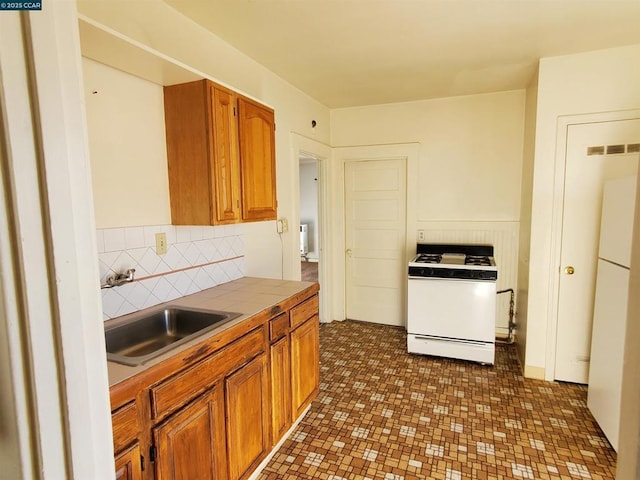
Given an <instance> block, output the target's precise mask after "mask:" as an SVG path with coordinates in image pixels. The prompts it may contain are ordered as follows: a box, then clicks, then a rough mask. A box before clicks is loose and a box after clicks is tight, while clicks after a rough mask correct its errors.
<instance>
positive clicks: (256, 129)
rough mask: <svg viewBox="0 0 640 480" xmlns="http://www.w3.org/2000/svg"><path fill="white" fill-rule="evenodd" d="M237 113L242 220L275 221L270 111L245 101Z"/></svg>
mask: <svg viewBox="0 0 640 480" xmlns="http://www.w3.org/2000/svg"><path fill="white" fill-rule="evenodd" d="M238 108H239V111H240V118H239V126H240V166H241V167H240V177H241V181H242V219H243V220H244V221H256V220H275V218H276V215H277V212H276V210H277V205H276V153H275V121H274V114H273V110H271V109H270V108H267V107H265V106H263V105H260V104H259V103H256V102H253V101H251V100H249V99H246V98H239V99H238Z"/></svg>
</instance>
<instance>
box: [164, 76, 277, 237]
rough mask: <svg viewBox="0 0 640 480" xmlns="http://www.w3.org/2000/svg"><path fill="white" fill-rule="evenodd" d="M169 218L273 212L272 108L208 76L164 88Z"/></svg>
mask: <svg viewBox="0 0 640 480" xmlns="http://www.w3.org/2000/svg"><path fill="white" fill-rule="evenodd" d="M164 110H165V129H166V139H167V160H168V167H169V190H170V201H171V220H172V223H173V224H174V225H223V224H229V223H236V222H240V221H256V220H272V219H275V218H276V181H275V129H274V113H273V110H271V109H269V108H266V107H264V106H263V105H260V104H259V103H256V102H253V101H251V100H248V99H245V98H239V97H238V95H237V94H236V93H235V92H233V91H231V90H229V89H227V88H224V87H222V86H220V85H216V84H215V83H213V82H210V81H209V80H201V81H196V82H190V83H183V84H179V85H171V86H168V87H165V88H164Z"/></svg>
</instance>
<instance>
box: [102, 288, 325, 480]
mask: <svg viewBox="0 0 640 480" xmlns="http://www.w3.org/2000/svg"><path fill="white" fill-rule="evenodd" d="M316 292H317V286H315V287H310V288H308V290H306V291H305V292H304V293H302V294H298V295H296V296H293V297H290V298H288V299H286V300H283V302H282V303H280V304H277V305H274V306H273V307H272V308H271V309H270V310H269V311H268V312H267V311H264V312H261V313H260V314H256V316H253V317H249V318H248V319H246V320H245V322H247V323H240V324H237V325H235V327H233V328H235V330H232V329H229V330H228V331H223V332H222V333H221V334H220V335H219V336H212V337H210V338H208V339H204V340H203V341H202V342H201V343H199V344H195V345H193V347H191V350H189V351H183V352H182V353H181V355H175V356H173V357H169V358H167V359H166V360H165V361H164V362H162V363H161V364H158V365H154V366H151V367H150V368H149V369H148V370H145V371H144V372H143V373H141V374H140V375H134V376H132V377H130V378H128V379H127V380H125V381H123V382H121V383H119V384H117V385H115V386H113V387H112V388H111V401H112V406H113V411H112V422H113V439H114V451H115V452H116V457H115V470H116V479H117V480H246V479H247V478H248V477H249V476H251V474H252V473H253V472H254V471H255V469H256V468H257V467H258V465H259V464H260V463H261V462H262V461H263V460H264V459H265V458H266V456H267V455H268V454H269V452H270V451H271V448H272V447H273V445H274V444H276V443H277V442H278V441H279V440H280V439H281V438H282V437H283V435H284V434H285V433H286V432H287V431H288V430H289V429H290V427H291V425H292V423H293V422H295V421H296V420H297V418H298V417H299V416H300V415H301V414H302V412H303V411H304V410H305V409H306V408H307V407H308V405H309V404H310V403H311V401H312V400H313V398H314V397H315V395H316V394H317V392H318V385H319V360H320V352H319V325H318V308H317V295H316Z"/></svg>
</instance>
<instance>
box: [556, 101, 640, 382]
mask: <svg viewBox="0 0 640 480" xmlns="http://www.w3.org/2000/svg"><path fill="white" fill-rule="evenodd" d="M638 118H640V110H624V111H618V112H604V113H592V114H584V115H563V116H560V117H559V118H558V127H557V130H556V132H557V134H556V152H555V159H556V162H555V176H554V187H553V210H552V217H551V235H550V256H549V261H550V263H549V295H548V298H549V303H548V305H547V319H548V320H547V342H546V343H547V347H546V355H545V380H548V381H553V380H554V379H555V364H556V346H557V331H556V330H557V326H558V301H559V297H558V294H559V288H560V259H561V246H562V212H563V208H564V182H565V168H566V163H567V139H568V135H569V127H570V126H571V125H582V124H587V123H604V122H617V121H622V120H634V119H638Z"/></svg>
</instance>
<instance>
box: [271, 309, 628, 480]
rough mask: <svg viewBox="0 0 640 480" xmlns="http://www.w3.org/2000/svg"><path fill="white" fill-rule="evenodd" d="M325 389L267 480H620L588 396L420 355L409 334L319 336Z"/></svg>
mask: <svg viewBox="0 0 640 480" xmlns="http://www.w3.org/2000/svg"><path fill="white" fill-rule="evenodd" d="M320 344H321V349H320V351H321V380H320V381H321V385H320V394H319V395H318V397H317V398H316V399H315V401H314V402H313V404H312V406H311V409H310V410H309V412H308V413H307V415H306V416H305V418H304V419H303V420H302V422H301V423H300V424H299V426H298V427H297V428H296V430H295V431H294V432H293V433H292V434H291V435H290V437H289V438H288V439H287V440H286V441H285V443H284V444H283V446H282V447H281V448H280V450H279V451H278V452H277V453H276V454H275V456H274V457H273V458H272V460H271V461H270V463H269V464H268V465H267V467H266V468H265V469H264V470H263V472H262V474H261V475H260V477H259V479H260V480H273V479H279V480H280V479H291V480H293V479H307V478H319V479H328V480H344V479H363V480H364V479H371V480H374V479H381V480H413V479H443V480H458V479H506V478H517V479H556V478H559V479H574V478H575V479H613V478H615V463H616V455H615V452H614V451H613V450H612V448H611V447H610V446H609V443H608V442H607V440H606V438H605V437H604V435H603V434H602V432H601V431H600V429H599V428H598V426H597V424H596V423H595V421H594V420H593V417H592V416H591V414H590V413H589V411H588V409H587V406H586V396H587V390H586V388H585V387H584V386H580V385H573V384H563V383H558V382H555V383H550V382H543V381H538V380H530V379H525V378H523V377H522V374H521V370H520V367H519V365H518V360H517V356H516V350H515V347H514V346H506V345H500V346H498V347H497V353H496V365H495V366H493V367H489V366H482V365H477V364H474V363H469V362H464V361H458V360H449V359H440V358H436V357H426V356H417V355H409V354H408V353H406V340H405V331H404V329H401V328H397V327H389V326H384V325H374V324H367V323H359V322H352V321H346V322H333V323H331V324H323V325H321V327H320Z"/></svg>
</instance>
